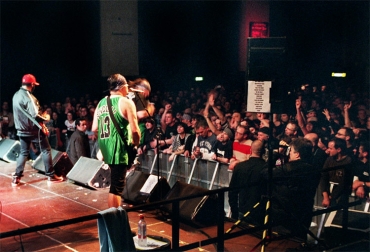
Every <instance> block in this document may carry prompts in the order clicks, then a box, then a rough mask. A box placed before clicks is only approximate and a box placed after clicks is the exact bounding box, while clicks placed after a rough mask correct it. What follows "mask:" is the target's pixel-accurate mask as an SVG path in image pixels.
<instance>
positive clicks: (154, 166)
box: [139, 150, 232, 213]
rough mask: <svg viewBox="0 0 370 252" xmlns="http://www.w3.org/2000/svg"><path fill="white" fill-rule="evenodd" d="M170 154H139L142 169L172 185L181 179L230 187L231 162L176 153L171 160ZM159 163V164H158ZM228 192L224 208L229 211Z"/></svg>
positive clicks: (207, 186)
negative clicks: (192, 157)
mask: <svg viewBox="0 0 370 252" xmlns="http://www.w3.org/2000/svg"><path fill="white" fill-rule="evenodd" d="M169 157H170V154H167V153H163V152H161V151H160V152H159V154H158V155H157V154H156V153H155V152H154V151H153V150H149V151H147V153H146V154H144V155H140V156H139V162H140V165H139V167H140V169H141V171H143V172H148V173H150V174H154V175H158V172H159V175H160V176H162V177H165V178H166V179H167V181H168V184H169V185H170V187H172V186H173V185H174V184H175V183H176V181H178V180H180V181H181V182H185V183H188V184H191V185H196V186H199V187H202V188H205V189H209V190H215V189H220V188H224V187H229V182H230V179H231V175H232V173H231V172H230V171H229V170H228V167H229V164H224V163H219V162H216V161H213V160H205V159H195V160H192V159H191V158H190V157H185V156H184V155H176V156H175V157H174V159H173V160H172V161H169ZM158 165H159V166H158ZM229 208H230V207H229V200H228V194H227V193H226V194H225V202H224V209H225V212H226V213H229Z"/></svg>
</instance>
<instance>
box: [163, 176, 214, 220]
mask: <svg viewBox="0 0 370 252" xmlns="http://www.w3.org/2000/svg"><path fill="white" fill-rule="evenodd" d="M208 191H209V190H207V189H205V188H202V187H199V186H195V185H190V184H186V183H184V182H181V181H177V182H176V183H175V184H174V185H173V187H172V188H171V190H170V191H169V192H168V194H167V196H166V198H165V200H170V199H176V198H181V197H186V196H191V195H196V194H201V193H203V192H208ZM216 209H217V197H216V196H214V195H210V196H209V195H206V196H203V197H198V198H192V199H188V200H183V201H180V203H179V210H180V213H179V215H180V219H182V220H183V221H185V222H188V223H193V224H196V225H198V226H210V225H214V224H216V220H217V216H216V212H217V211H216ZM163 210H165V211H167V212H169V213H170V214H171V213H172V204H167V205H164V206H163Z"/></svg>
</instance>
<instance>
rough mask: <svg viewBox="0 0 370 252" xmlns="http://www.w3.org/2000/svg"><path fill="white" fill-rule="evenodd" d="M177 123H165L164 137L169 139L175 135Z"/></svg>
mask: <svg viewBox="0 0 370 252" xmlns="http://www.w3.org/2000/svg"><path fill="white" fill-rule="evenodd" d="M177 125H178V123H175V124H174V125H173V126H170V125H167V127H166V131H165V132H164V138H165V139H171V137H172V136H176V135H177Z"/></svg>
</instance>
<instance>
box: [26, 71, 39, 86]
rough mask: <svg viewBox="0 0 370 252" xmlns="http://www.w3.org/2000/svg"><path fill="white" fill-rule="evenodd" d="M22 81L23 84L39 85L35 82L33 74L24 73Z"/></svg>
mask: <svg viewBox="0 0 370 252" xmlns="http://www.w3.org/2000/svg"><path fill="white" fill-rule="evenodd" d="M22 83H24V84H34V85H37V86H38V85H40V83H38V82H36V78H35V76H33V75H32V74H25V75H23V77H22Z"/></svg>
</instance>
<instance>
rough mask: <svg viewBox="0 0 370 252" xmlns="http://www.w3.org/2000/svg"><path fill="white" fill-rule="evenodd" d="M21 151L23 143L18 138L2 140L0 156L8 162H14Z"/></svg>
mask: <svg viewBox="0 0 370 252" xmlns="http://www.w3.org/2000/svg"><path fill="white" fill-rule="evenodd" d="M20 151H21V144H20V142H19V141H17V140H12V139H2V140H1V141H0V158H1V159H2V160H4V161H6V162H9V163H13V162H16V161H17V158H18V156H19V154H20Z"/></svg>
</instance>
